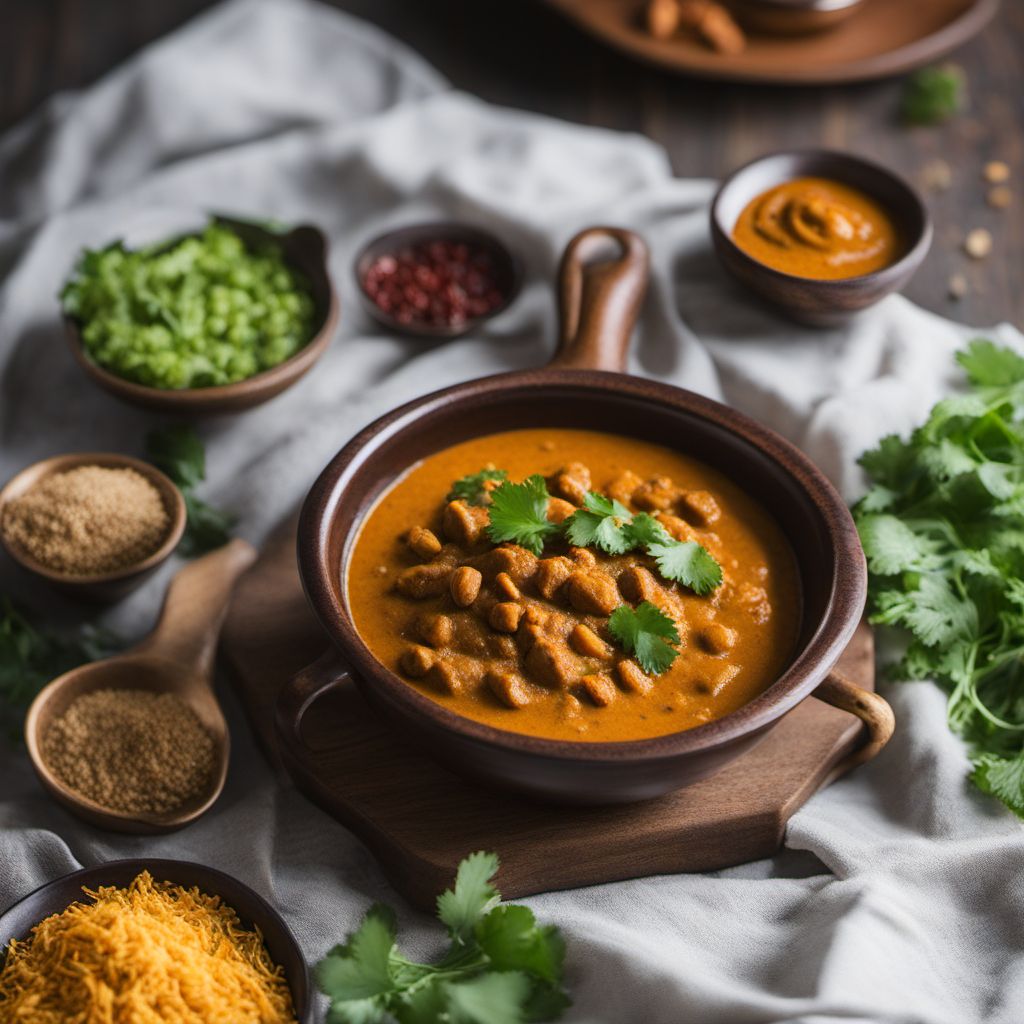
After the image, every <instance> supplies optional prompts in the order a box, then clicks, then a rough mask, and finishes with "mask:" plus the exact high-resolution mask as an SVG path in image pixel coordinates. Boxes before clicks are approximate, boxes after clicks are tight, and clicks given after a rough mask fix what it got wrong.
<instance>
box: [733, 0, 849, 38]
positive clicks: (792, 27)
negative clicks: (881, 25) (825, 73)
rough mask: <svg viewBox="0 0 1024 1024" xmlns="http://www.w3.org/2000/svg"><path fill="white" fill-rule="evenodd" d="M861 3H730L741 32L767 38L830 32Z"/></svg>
mask: <svg viewBox="0 0 1024 1024" xmlns="http://www.w3.org/2000/svg"><path fill="white" fill-rule="evenodd" d="M863 4H864V0H730V2H729V6H730V7H731V8H732V10H733V12H734V13H735V14H736V17H737V18H739V19H740V22H741V24H742V25H743V27H744V28H746V29H750V30H751V31H753V32H764V33H767V34H770V35H780V36H788V35H803V34H804V33H806V32H821V31H822V30H823V29H828V28H833V27H834V26H836V25H838V24H839V23H840V22H842V21H845V20H846V19H847V18H849V17H850V16H851V15H853V14H856V13H857V11H858V9H859V8H860V7H862V6H863Z"/></svg>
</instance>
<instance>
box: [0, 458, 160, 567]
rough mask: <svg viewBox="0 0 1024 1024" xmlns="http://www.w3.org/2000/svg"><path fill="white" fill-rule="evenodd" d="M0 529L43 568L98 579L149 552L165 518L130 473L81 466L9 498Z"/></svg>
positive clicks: (154, 497) (155, 498) (156, 499)
mask: <svg viewBox="0 0 1024 1024" xmlns="http://www.w3.org/2000/svg"><path fill="white" fill-rule="evenodd" d="M2 528H3V532H4V536H5V537H6V538H7V540H8V541H10V542H11V543H12V544H14V545H15V546H16V547H18V548H19V549H20V550H22V551H24V552H25V553H26V554H28V555H29V556H31V557H32V558H34V559H35V560H36V561H37V562H41V563H42V564H43V565H45V566H46V567H47V568H48V569H52V570H53V571H54V572H59V573H64V574H65V575H68V576H96V575H99V574H101V573H107V572H114V571H116V570H118V569H124V568H127V567H128V566H131V565H135V564H137V563H139V562H141V561H144V560H145V559H146V558H148V557H149V556H150V555H151V554H153V552H154V551H156V550H157V548H159V547H160V545H161V544H162V543H163V541H164V539H165V538H166V536H167V532H168V530H169V529H170V516H169V515H168V513H167V509H166V508H165V507H164V502H163V499H162V498H161V496H160V492H159V491H158V490H157V489H156V487H154V486H153V484H152V483H150V482H149V480H147V479H146V478H145V477H144V476H143V475H142V474H141V473H137V472H136V471H135V470H134V469H129V468H120V469H110V468H107V467H104V466H79V467H77V468H76V469H71V470H68V471H67V472H66V473H55V474H53V475H52V476H48V477H45V478H44V479H43V480H40V481H39V482H38V483H37V484H36V485H35V486H33V487H32V488H30V489H29V490H28V491H27V492H26V493H25V494H23V495H22V496H21V497H20V498H17V499H15V500H14V501H12V502H11V503H10V505H9V506H8V508H7V511H6V513H5V514H4V519H3V524H2Z"/></svg>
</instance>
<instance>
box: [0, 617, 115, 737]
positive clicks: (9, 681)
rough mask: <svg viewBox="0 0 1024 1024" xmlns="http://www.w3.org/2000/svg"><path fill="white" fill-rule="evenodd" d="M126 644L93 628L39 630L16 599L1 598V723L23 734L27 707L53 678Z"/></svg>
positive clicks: (8, 729) (6, 730) (4, 729)
mask: <svg viewBox="0 0 1024 1024" xmlns="http://www.w3.org/2000/svg"><path fill="white" fill-rule="evenodd" d="M120 646H121V645H120V643H119V642H118V641H117V638H116V637H114V636H112V635H111V634H110V633H107V632H104V631H101V630H97V629H93V628H90V627H82V628H81V629H79V630H78V631H77V632H76V633H71V634H67V635H58V634H56V633H50V632H46V631H43V630H40V629H37V628H36V627H35V626H34V625H33V624H32V622H31V621H30V620H29V618H28V616H27V615H26V614H25V612H23V611H22V610H21V609H19V608H18V607H17V606H16V605H15V604H14V602H13V601H11V600H10V599H9V598H7V597H3V598H0V727H2V729H3V731H4V732H7V733H9V734H11V735H17V733H18V732H20V729H21V723H22V720H23V717H24V712H25V710H26V709H27V708H28V706H29V704H31V703H32V701H33V699H34V698H35V696H36V694H37V693H39V691H40V690H41V689H42V688H43V687H44V686H45V685H46V684H47V683H48V682H49V681H50V680H51V679H56V678H57V676H59V675H63V674H64V673H65V672H69V671H70V670H71V669H73V668H77V667H78V666H79V665H82V664H84V663H85V662H87V661H96V660H97V659H99V658H105V657H107V656H108V655H110V654H113V653H115V652H116V651H117V650H118V649H119V648H120Z"/></svg>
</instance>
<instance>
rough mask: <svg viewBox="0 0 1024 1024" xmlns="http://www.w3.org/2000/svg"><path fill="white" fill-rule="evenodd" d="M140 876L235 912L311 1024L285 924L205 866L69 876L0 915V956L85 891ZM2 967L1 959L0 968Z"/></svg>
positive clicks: (137, 864) (119, 865)
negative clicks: (256, 934) (255, 934)
mask: <svg viewBox="0 0 1024 1024" xmlns="http://www.w3.org/2000/svg"><path fill="white" fill-rule="evenodd" d="M142 871H148V872H149V873H150V874H151V875H152V876H153V879H154V881H158V882H171V883H172V884H174V885H180V886H181V887H182V888H186V889H190V888H192V887H193V886H195V887H198V888H199V890H200V891H201V892H203V893H205V894H206V895H208V896H220V897H221V899H222V900H223V901H224V902H225V903H226V904H228V906H230V907H232V908H233V909H234V910H236V911H237V912H238V916H239V918H240V920H241V922H242V925H243V926H244V927H246V928H248V929H251V928H258V929H259V930H260V934H261V935H262V936H263V941H264V943H265V944H266V947H267V952H268V953H269V954H270V958H271V960H273V961H274V963H275V964H279V965H280V966H281V967H282V968H283V969H284V974H285V979H286V980H287V982H288V987H289V989H290V990H291V994H292V1005H293V1008H294V1010H295V1016H296V1019H297V1020H298V1021H299V1024H312V1021H313V1008H314V1005H313V1004H314V999H313V996H312V986H311V984H310V977H309V968H308V967H307V965H306V961H305V958H304V957H303V955H302V950H301V949H299V944H298V942H296V940H295V936H294V935H293V934H292V932H291V929H290V928H289V927H288V925H287V924H286V923H285V921H284V918H282V917H281V915H280V914H279V913H278V912H277V911H276V910H275V909H274V908H273V907H272V906H271V905H270V904H269V903H268V902H267V901H266V900H265V899H263V897H262V896H260V895H259V894H258V893H256V892H254V891H253V890H252V889H250V888H249V887H248V886H247V885H244V884H243V883H242V882H240V881H238V879H237V878H232V877H231V875H226V874H224V872H223V871H218V870H217V869H216V868H210V867H206V865H204V864H195V863H192V862H191V861H184V860H162V859H158V858H152V859H146V860H115V861H110V862H109V863H107V864H100V865H99V866H97V867H92V868H81V869H80V870H78V871H72V872H71V873H70V874H67V875H63V876H62V877H60V878H56V879H54V880H53V881H52V882H47V883H46V884H45V885H42V886H40V887H39V888H38V889H36V890H34V891H33V892H30V893H29V894H28V895H27V896H24V897H22V898H21V899H20V900H19V901H18V902H17V903H15V904H14V906H12V907H9V908H8V909H7V910H5V911H4V912H3V913H2V914H0V950H3V949H6V947H7V945H8V944H9V943H10V941H11V940H12V939H19V940H24V939H27V938H28V936H29V933H30V932H31V931H32V929H33V928H34V927H35V926H36V925H37V924H38V923H39V922H40V921H42V920H43V919H44V918H46V917H49V916H50V915H51V914H59V913H61V911H63V910H64V909H65V908H67V907H68V906H70V904H72V903H74V902H75V901H76V900H82V899H84V898H85V897H84V894H83V892H82V889H83V888H87V889H96V888H97V887H98V886H101V885H116V886H118V887H120V888H124V887H125V886H127V885H129V884H130V883H131V882H132V881H133V879H134V878H135V877H136V876H137V875H138V874H139V873H140V872H142ZM2 962H3V955H2V953H0V966H2Z"/></svg>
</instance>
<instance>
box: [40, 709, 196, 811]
mask: <svg viewBox="0 0 1024 1024" xmlns="http://www.w3.org/2000/svg"><path fill="white" fill-rule="evenodd" d="M42 748H43V751H42V752H43V759H44V760H45V761H46V764H47V766H48V767H49V769H50V770H51V771H52V772H53V774H54V775H56V776H57V778H58V779H60V781H61V782H63V783H64V785H65V786H68V787H69V788H70V789H73V790H74V791H75V792H76V793H79V794H80V795H82V796H84V797H87V798H88V799H90V800H93V801H95V802H96V803H98V804H100V805H102V806H103V807H106V808H109V809H110V810H112V811H120V812H122V813H124V814H165V813H168V812H170V811H174V810H176V809H177V808H179V807H181V806H182V805H183V804H184V803H186V802H187V801H188V800H190V799H192V798H193V797H196V796H198V795H199V794H201V793H202V792H203V791H204V790H206V788H207V786H208V785H209V781H210V776H211V775H212V773H213V769H214V743H213V739H212V738H211V736H210V735H209V733H208V732H207V731H206V729H205V728H204V727H203V725H202V723H201V722H200V721H199V718H198V716H197V715H196V713H195V712H194V711H193V710H192V709H191V708H190V707H189V706H188V705H187V704H186V703H185V702H184V701H183V700H181V698H179V697H177V696H175V695H174V694H171V693H153V692H152V691H149V690H94V691H93V692H92V693H86V694H83V695H82V696H80V697H78V698H76V699H75V700H74V701H72V702H71V704H70V706H69V707H68V708H67V710H66V711H65V712H64V713H63V714H62V715H61V716H60V717H59V718H57V719H55V720H54V722H53V724H52V725H51V726H50V728H49V729H48V730H47V732H46V735H45V736H44V737H43V743H42Z"/></svg>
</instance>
